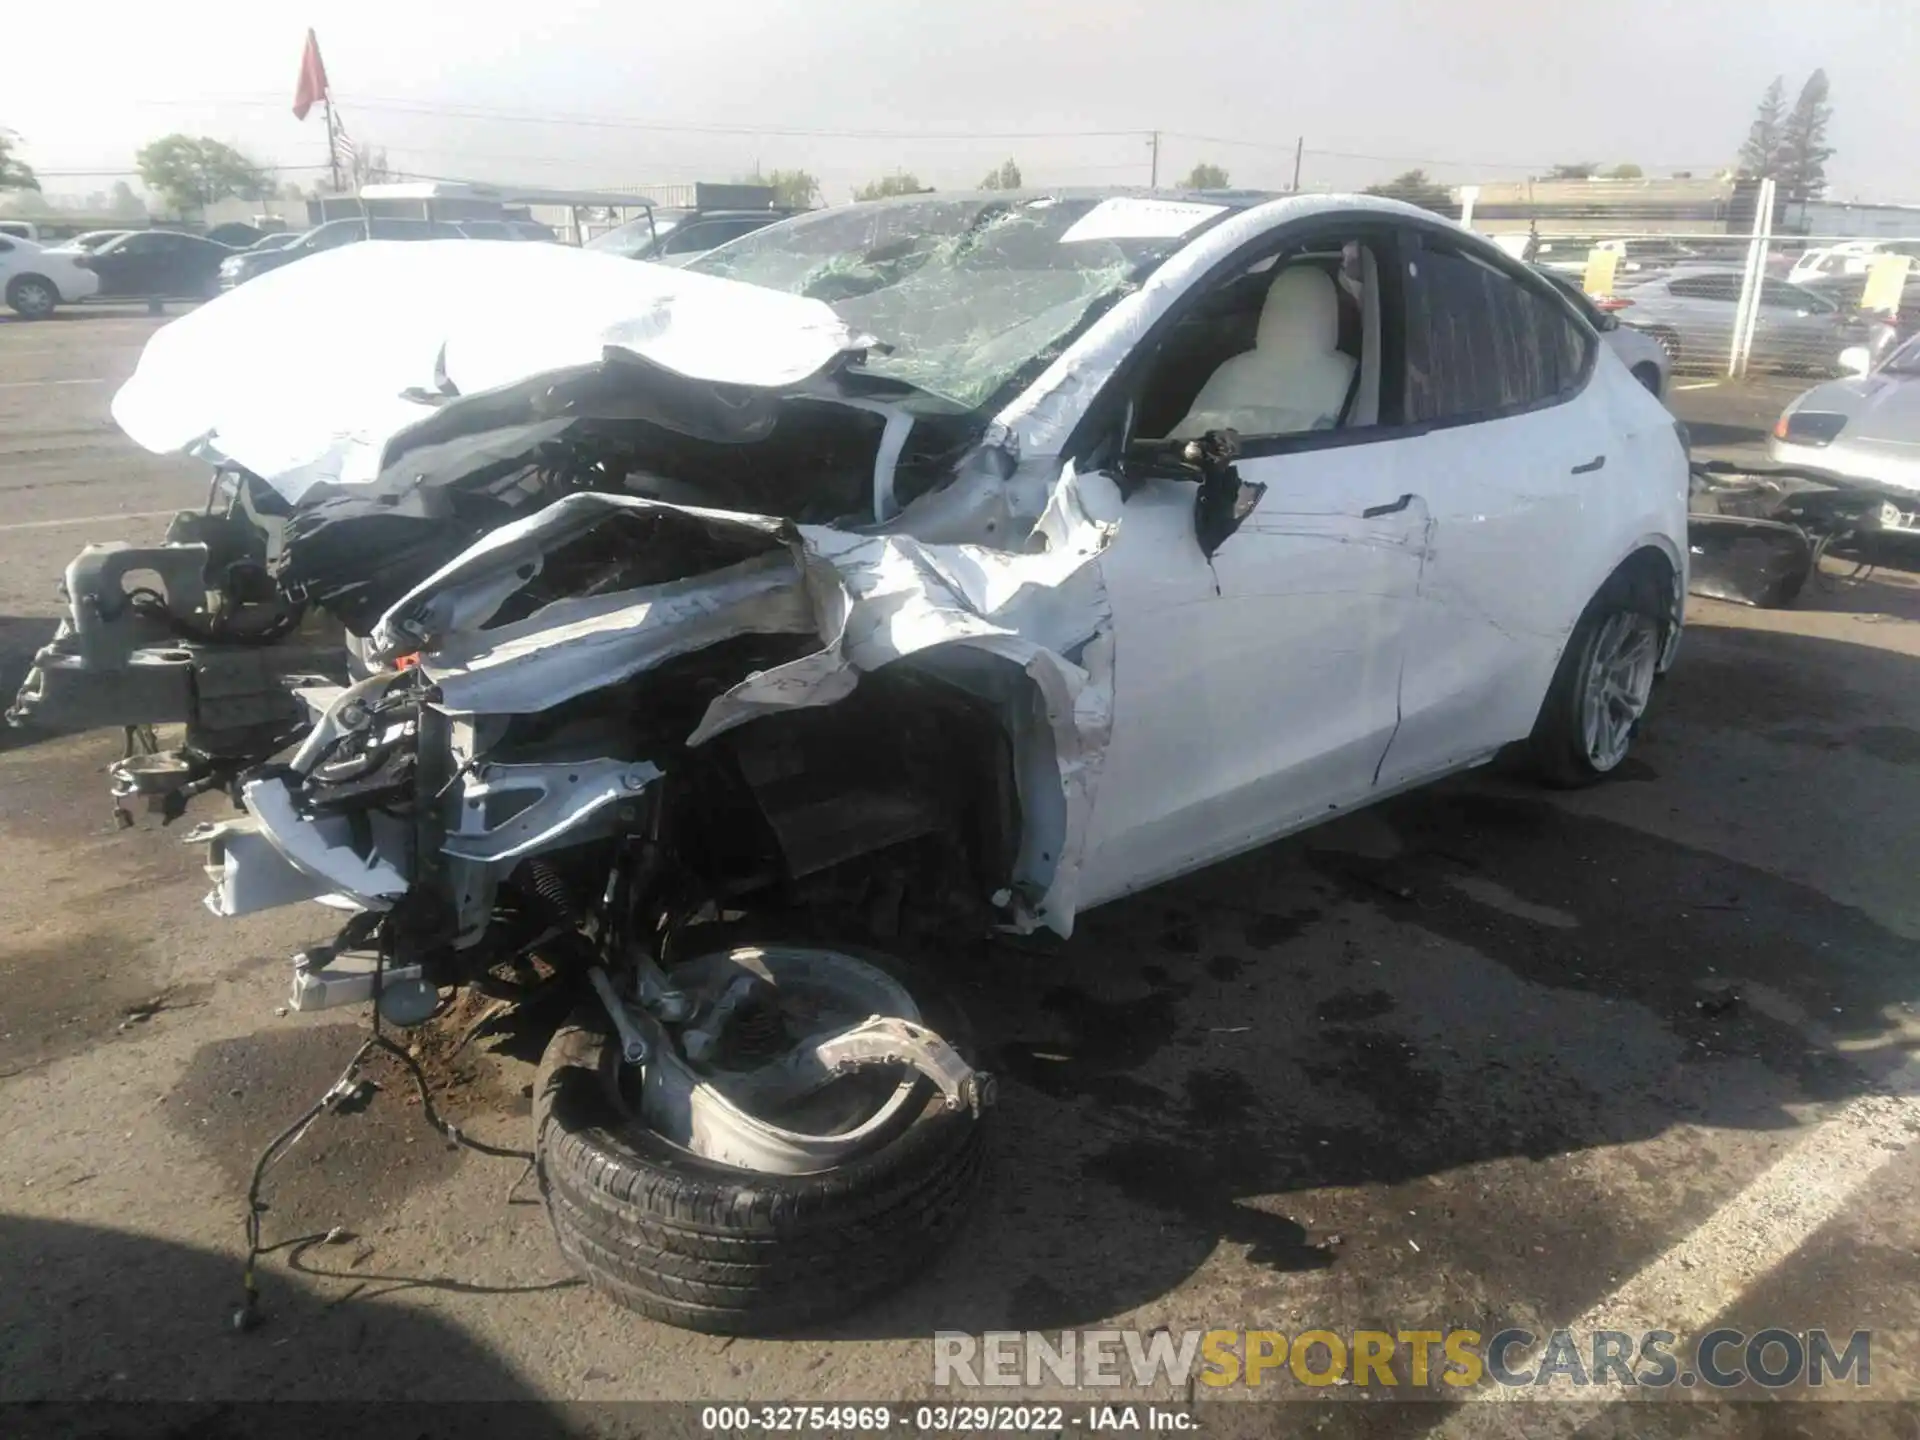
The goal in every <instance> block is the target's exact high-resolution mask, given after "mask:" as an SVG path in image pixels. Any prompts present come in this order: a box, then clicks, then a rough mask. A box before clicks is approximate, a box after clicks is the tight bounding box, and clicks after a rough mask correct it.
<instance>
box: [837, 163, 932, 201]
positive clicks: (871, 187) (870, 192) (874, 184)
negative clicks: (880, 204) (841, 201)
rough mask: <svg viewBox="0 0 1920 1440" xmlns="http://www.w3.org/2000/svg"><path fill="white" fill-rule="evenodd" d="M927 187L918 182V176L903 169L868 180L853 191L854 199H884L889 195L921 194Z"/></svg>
mask: <svg viewBox="0 0 1920 1440" xmlns="http://www.w3.org/2000/svg"><path fill="white" fill-rule="evenodd" d="M926 189H927V187H926V186H924V185H922V184H921V183H920V180H919V177H917V176H915V175H912V174H910V173H908V172H907V171H905V170H896V171H895V172H894V173H893V174H891V175H882V176H881V177H880V178H879V179H878V180H869V181H868V182H867V183H866V184H864V185H862V186H861V187H860V188H859V189H858V190H856V191H854V192H853V198H854V199H856V200H885V199H886V198H887V197H888V196H889V195H922V194H925V193H926Z"/></svg>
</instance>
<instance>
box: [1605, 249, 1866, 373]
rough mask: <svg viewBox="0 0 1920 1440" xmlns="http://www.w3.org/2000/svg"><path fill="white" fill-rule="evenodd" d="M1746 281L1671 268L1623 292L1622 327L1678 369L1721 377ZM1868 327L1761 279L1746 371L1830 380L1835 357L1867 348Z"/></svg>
mask: <svg viewBox="0 0 1920 1440" xmlns="http://www.w3.org/2000/svg"><path fill="white" fill-rule="evenodd" d="M1743 279H1744V277H1743V276H1742V274H1741V272H1740V271H1738V270H1728V269H1718V268H1707V267H1702V268H1697V269H1696V268H1694V267H1691V266H1689V267H1685V268H1676V269H1674V270H1670V271H1668V272H1666V273H1665V274H1664V275H1661V276H1660V277H1659V278H1658V279H1654V280H1648V281H1645V282H1643V283H1641V284H1637V285H1631V286H1628V287H1626V288H1623V289H1622V290H1621V291H1620V292H1619V294H1618V295H1617V296H1616V297H1615V302H1616V303H1617V304H1618V305H1619V310H1618V311H1617V312H1616V313H1618V314H1619V316H1620V319H1621V320H1622V321H1623V322H1624V323H1626V324H1628V325H1631V326H1633V327H1634V328H1635V329H1638V330H1642V331H1645V332H1646V333H1647V334H1649V335H1651V336H1653V337H1654V339H1656V340H1658V341H1659V342H1660V344H1661V345H1662V346H1664V347H1665V348H1666V351H1667V354H1668V355H1669V356H1671V357H1672V360H1673V364H1674V366H1675V368H1680V367H1682V366H1684V367H1688V368H1692V369H1700V368H1707V369H1713V368H1719V369H1725V367H1726V364H1727V358H1728V355H1729V354H1730V352H1731V351H1732V349H1733V329H1734V317H1735V315H1736V314H1737V313H1738V311H1739V308H1740V290H1741V286H1742V283H1743ZM1867 329H1868V327H1867V325H1866V324H1865V322H1864V321H1861V320H1858V319H1856V318H1855V317H1853V316H1851V315H1849V314H1848V313H1847V312H1846V311H1844V310H1843V309H1842V308H1841V307H1840V306H1838V305H1836V304H1835V303H1834V302H1833V301H1831V300H1828V299H1826V298H1825V297H1823V296H1820V295H1816V294H1814V293H1813V292H1812V291H1811V290H1808V289H1806V288H1805V287H1803V286H1800V285H1790V284H1788V283H1787V282H1786V281H1784V280H1774V279H1770V278H1769V279H1765V280H1762V281H1761V286H1760V307H1759V310H1758V312H1757V316H1756V319H1755V322H1754V332H1753V350H1752V354H1751V356H1750V357H1749V363H1750V364H1752V365H1753V366H1755V367H1756V368H1760V369H1768V370H1803V371H1809V370H1810V371H1818V372H1824V373H1828V374H1831V373H1832V372H1833V371H1834V370H1835V369H1836V368H1837V366H1838V361H1839V355H1840V352H1841V351H1842V350H1844V349H1846V348H1848V347H1849V346H1852V345H1860V344H1864V343H1866V341H1867V338H1868V337H1867Z"/></svg>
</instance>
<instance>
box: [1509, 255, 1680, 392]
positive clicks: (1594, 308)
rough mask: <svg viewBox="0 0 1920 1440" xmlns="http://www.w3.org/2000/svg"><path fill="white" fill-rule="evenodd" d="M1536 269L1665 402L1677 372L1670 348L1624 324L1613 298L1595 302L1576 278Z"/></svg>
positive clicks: (1639, 379)
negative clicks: (1673, 373)
mask: <svg viewBox="0 0 1920 1440" xmlns="http://www.w3.org/2000/svg"><path fill="white" fill-rule="evenodd" d="M1534 268H1535V269H1536V270H1538V271H1539V272H1540V274H1541V275H1542V276H1543V277H1545V279H1546V280H1547V283H1548V284H1550V285H1552V286H1553V288H1554V289H1556V290H1558V291H1559V292H1560V293H1561V294H1562V295H1564V296H1566V297H1567V299H1568V300H1569V301H1571V302H1572V303H1573V305H1574V307H1575V308H1576V309H1578V310H1579V312H1580V313H1581V315H1583V316H1585V317H1586V321H1587V323H1588V324H1589V325H1591V326H1593V328H1594V329H1595V330H1598V331H1599V332H1600V338H1601V339H1603V340H1605V341H1606V342H1607V348H1608V349H1609V350H1611V351H1613V353H1614V354H1616V355H1618V356H1619V357H1620V363H1621V364H1623V365H1625V366H1626V367H1627V371H1628V373H1629V374H1631V375H1632V376H1633V378H1634V379H1636V380H1638V381H1639V382H1640V383H1641V384H1642V385H1644V386H1646V387H1647V389H1648V390H1649V391H1650V392H1651V393H1652V394H1653V395H1654V397H1655V398H1657V399H1658V400H1660V401H1661V402H1662V403H1664V402H1665V401H1666V398H1667V380H1668V378H1669V377H1670V375H1671V374H1672V370H1673V362H1672V360H1671V359H1669V358H1668V355H1667V347H1666V346H1664V345H1662V344H1661V343H1660V342H1659V341H1658V340H1655V339H1654V338H1653V337H1652V336H1651V335H1648V334H1646V333H1645V332H1644V331H1641V330H1639V329H1638V328H1636V327H1635V326H1632V325H1623V324H1622V323H1621V322H1620V316H1619V314H1618V313H1617V311H1616V309H1615V304H1614V301H1612V300H1611V299H1607V300H1595V299H1594V298H1593V297H1592V296H1591V295H1589V294H1587V292H1586V291H1584V290H1582V289H1581V288H1580V286H1579V285H1578V283H1576V282H1575V281H1574V279H1573V277H1572V276H1570V275H1567V274H1565V273H1563V272H1562V271H1559V270H1553V269H1549V268H1548V267H1547V266H1544V265H1537V266H1535V267H1534Z"/></svg>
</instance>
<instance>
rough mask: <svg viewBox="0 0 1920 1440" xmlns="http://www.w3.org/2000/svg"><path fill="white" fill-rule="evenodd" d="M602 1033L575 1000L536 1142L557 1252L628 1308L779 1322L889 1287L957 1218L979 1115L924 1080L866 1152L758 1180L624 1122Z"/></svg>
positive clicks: (542, 1091) (842, 1307)
mask: <svg viewBox="0 0 1920 1440" xmlns="http://www.w3.org/2000/svg"><path fill="white" fill-rule="evenodd" d="M611 1028H612V1027H611V1023H610V1022H609V1021H608V1019H607V1017H606V1015H605V1014H604V1012H602V1011H600V1010H599V1008H598V1007H597V1006H595V1007H592V1008H586V1007H583V1008H582V1009H581V1010H579V1011H577V1012H576V1013H575V1015H574V1016H573V1018H572V1019H571V1020H570V1021H568V1023H567V1024H566V1025H565V1026H563V1027H562V1028H561V1030H560V1031H559V1032H558V1033H557V1034H556V1035H555V1036H554V1038H553V1040H552V1042H551V1043H550V1044H549V1045H548V1046H547V1050H546V1054H545V1055H544V1056H543V1057H542V1059H541V1063H540V1074H539V1078H538V1080H537V1082H536V1085H535V1089H534V1125H535V1135H536V1140H535V1152H536V1156H537V1160H536V1164H537V1168H538V1172H539V1178H540V1189H541V1193H542V1195H543V1196H544V1198H545V1200H546V1205H547V1214H548V1217H549V1218H550V1219H551V1221H552V1222H553V1230H554V1235H555V1237H556V1238H557V1239H558V1241H559V1243H560V1249H561V1251H562V1252H563V1253H564V1254H565V1255H566V1257H567V1259H568V1260H569V1261H571V1262H572V1264H573V1266H574V1268H575V1269H576V1270H577V1271H579V1273H580V1274H581V1276H582V1277H583V1278H584V1279H585V1280H586V1281H587V1282H588V1283H589V1284H590V1285H592V1286H593V1287H594V1288H596V1289H598V1290H600V1291H601V1292H602V1293H604V1294H606V1295H607V1296H609V1297H611V1298H612V1299H614V1300H616V1301H618V1302H619V1303H620V1304H622V1305H624V1306H626V1307H627V1308H628V1309H631V1310H636V1311H638V1312H639V1313H640V1314H642V1315H645V1316H647V1317H648V1318H649V1319H652V1320H660V1321H664V1322H666V1323H667V1324H669V1325H677V1326H681V1327H683V1328H685V1329H689V1330H703V1331H707V1332H709V1333H712V1334H726V1335H764V1334H773V1333H777V1332H779V1331H783V1330H792V1329H796V1328H798V1327H800V1326H803V1325H808V1324H813V1323H817V1322H819V1321H823V1320H827V1319H830V1318H832V1317H834V1316H837V1315H841V1314H844V1313H846V1312H847V1311H850V1310H853V1309H855V1308H857V1307H858V1306H860V1305H862V1304H864V1303H866V1302H867V1301H869V1300H872V1299H874V1298H876V1297H878V1296H879V1295H881V1294H883V1293H884V1292H886V1291H889V1290H892V1289H894V1288H896V1287H897V1286H899V1285H900V1284H901V1283H903V1282H904V1281H905V1280H907V1279H908V1278H909V1277H910V1276H912V1275H913V1274H914V1273H915V1272H916V1271H918V1270H919V1269H920V1268H921V1267H922V1266H924V1265H925V1264H926V1263H927V1262H928V1261H929V1260H931V1259H932V1258H933V1256H934V1255H935V1254H936V1253H937V1252H938V1251H939V1250H940V1249H941V1247H942V1246H943V1245H944V1244H945V1243H946V1242H947V1241H948V1240H950V1239H951V1238H952V1237H953V1235H954V1233H955V1232H956V1231H957V1230H958V1229H959V1227H960V1224H961V1222H962V1220H963V1219H964V1218H965V1216H966V1213H967V1209H968V1207H969V1204H970V1202H971V1201H972V1199H973V1196H974V1194H975V1192H976V1190H977V1189H978V1186H979V1182H980V1178H981V1175H982V1173H983V1169H984V1164H985V1158H986V1151H985V1139H986V1137H985V1125H984V1123H983V1121H982V1119H980V1118H977V1117H975V1116H974V1115H973V1114H971V1113H970V1112H968V1111H965V1110H959V1111H950V1110H948V1109H946V1107H945V1105H944V1103H943V1101H942V1099H941V1097H940V1094H939V1092H938V1091H937V1090H932V1089H931V1087H928V1088H929V1090H930V1095H929V1099H928V1101H927V1103H926V1106H925V1108H924V1109H923V1110H922V1111H921V1112H920V1113H919V1115H918V1116H917V1118H916V1119H915V1120H914V1121H913V1123H912V1124H911V1125H909V1126H908V1128H907V1129H906V1130H905V1131H904V1132H903V1133H901V1134H900V1135H899V1136H897V1137H896V1138H895V1139H893V1140H891V1141H889V1142H888V1143H886V1144H885V1145H883V1146H882V1147H881V1148H880V1149H879V1150H876V1151H874V1152H872V1153H871V1154H868V1155H864V1156H861V1157H859V1158H857V1159H855V1160H853V1161H851V1162H849V1163H848V1164H846V1165H843V1166H840V1167H838V1168H836V1169H833V1170H829V1171H826V1172H824V1173H821V1174H815V1175H767V1174H762V1173H760V1172H758V1171H750V1170H741V1169H736V1168H734V1167H733V1166H730V1165H722V1164H718V1163H716V1162H713V1161H709V1160H705V1159H703V1158H701V1157H699V1156H697V1155H694V1154H691V1153H690V1152H688V1151H685V1150H682V1149H680V1148H679V1147H678V1146H676V1145H673V1144H672V1143H670V1142H668V1141H666V1140H664V1139H662V1138H661V1137H660V1136H658V1135H656V1134H654V1133H653V1132H652V1131H651V1130H649V1129H648V1128H647V1127H646V1126H644V1125H643V1124H641V1123H639V1122H638V1121H637V1120H633V1119H629V1118H628V1117H627V1115H626V1114H625V1112H624V1109H623V1107H622V1106H620V1105H619V1104H618V1103H617V1102H616V1100H615V1098H614V1097H615V1093H616V1092H615V1090H614V1083H615V1076H616V1075H617V1066H618V1060H619V1052H618V1049H617V1046H616V1045H615V1043H614V1041H613V1038H612V1035H611ZM949 1038H950V1039H952V1037H951V1036H950V1037H949ZM955 1043H959V1042H957V1041H956V1042H955Z"/></svg>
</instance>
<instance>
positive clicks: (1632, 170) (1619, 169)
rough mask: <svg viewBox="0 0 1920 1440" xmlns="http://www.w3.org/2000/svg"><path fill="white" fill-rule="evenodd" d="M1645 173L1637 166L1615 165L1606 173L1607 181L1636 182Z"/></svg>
mask: <svg viewBox="0 0 1920 1440" xmlns="http://www.w3.org/2000/svg"><path fill="white" fill-rule="evenodd" d="M1646 173H1647V172H1646V171H1644V170H1642V169H1641V168H1640V167H1639V166H1638V165H1616V166H1614V167H1613V168H1612V169H1611V170H1609V171H1607V178H1608V179H1609V180H1638V179H1640V178H1641V177H1642V176H1643V175H1645V174H1646Z"/></svg>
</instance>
